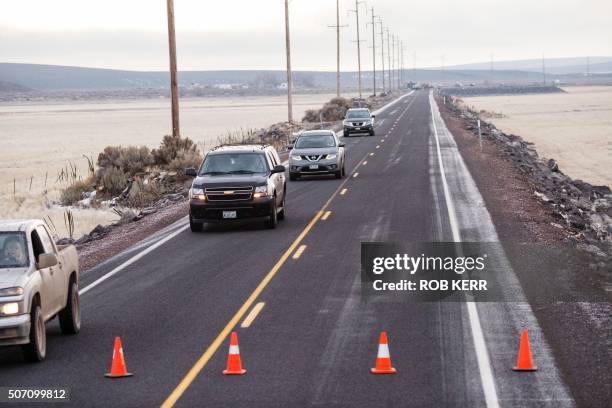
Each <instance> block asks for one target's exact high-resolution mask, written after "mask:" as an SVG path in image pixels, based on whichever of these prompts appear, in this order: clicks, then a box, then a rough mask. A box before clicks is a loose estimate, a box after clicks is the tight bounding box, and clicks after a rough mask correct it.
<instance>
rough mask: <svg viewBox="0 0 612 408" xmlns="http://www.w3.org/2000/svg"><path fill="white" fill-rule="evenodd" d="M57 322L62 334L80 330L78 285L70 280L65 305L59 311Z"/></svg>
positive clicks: (74, 332) (75, 332)
mask: <svg viewBox="0 0 612 408" xmlns="http://www.w3.org/2000/svg"><path fill="white" fill-rule="evenodd" d="M59 322H60V328H61V329H62V333H64V334H77V333H78V332H79V331H80V330H81V308H80V306H79V287H78V285H77V283H76V282H71V283H70V286H69V287H68V300H67V302H66V307H65V308H64V309H63V310H62V311H61V312H59Z"/></svg>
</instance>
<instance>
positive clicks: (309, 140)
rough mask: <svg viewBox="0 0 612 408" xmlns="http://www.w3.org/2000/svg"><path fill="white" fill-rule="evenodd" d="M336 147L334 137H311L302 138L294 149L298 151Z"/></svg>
mask: <svg viewBox="0 0 612 408" xmlns="http://www.w3.org/2000/svg"><path fill="white" fill-rule="evenodd" d="M335 146H336V140H335V139H334V137H333V136H332V135H311V136H300V137H299V138H298V140H297V142H295V146H294V147H295V148H296V149H317V148H325V147H335Z"/></svg>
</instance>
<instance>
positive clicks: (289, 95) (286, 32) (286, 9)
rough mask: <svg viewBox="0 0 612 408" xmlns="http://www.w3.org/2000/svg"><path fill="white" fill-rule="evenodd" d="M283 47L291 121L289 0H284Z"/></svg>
mask: <svg viewBox="0 0 612 408" xmlns="http://www.w3.org/2000/svg"><path fill="white" fill-rule="evenodd" d="M285 48H286V52H287V112H288V114H287V120H288V121H289V122H293V100H292V92H293V74H292V73H291V41H290V36H289V0H285Z"/></svg>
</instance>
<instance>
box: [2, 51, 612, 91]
mask: <svg viewBox="0 0 612 408" xmlns="http://www.w3.org/2000/svg"><path fill="white" fill-rule="evenodd" d="M580 61H582V62H584V59H579V58H564V59H550V60H547V73H548V74H550V75H555V77H554V78H555V79H561V80H563V81H568V82H570V81H575V80H578V81H580V80H581V78H583V77H584V69H582V70H580V67H581V66H580V65H576V64H578V63H579V62H580ZM591 62H592V63H591V73H598V72H610V73H612V58H609V57H593V58H592V59H591ZM538 64H540V65H538ZM563 64H566V65H563ZM494 68H495V69H494V70H493V71H491V70H490V67H489V65H488V64H487V63H480V64H467V65H460V66H454V67H447V68H446V69H445V70H439V69H417V70H412V69H406V70H405V79H406V81H416V82H433V83H446V84H449V83H455V82H461V83H472V82H475V83H483V82H486V81H489V82H496V83H519V84H531V83H536V82H540V81H541V79H542V76H541V73H540V71H541V61H537V60H524V61H500V62H496V63H495V66H494ZM574 72H575V73H574ZM362 74H363V75H362V81H363V86H364V88H365V89H371V84H372V72H371V71H364V72H363V73H362ZM285 75H286V74H285V71H283V70H277V71H273V70H268V71H266V70H233V71H180V72H179V85H180V86H181V87H184V88H198V87H210V86H215V85H221V84H240V85H243V86H248V87H249V88H257V89H271V88H275V87H277V86H278V85H280V84H282V83H283V82H285V81H286V76H285ZM376 75H377V86H378V87H379V89H380V87H381V86H382V77H381V74H380V71H377V72H376ZM606 77H607V75H606ZM549 78H550V77H549ZM293 79H294V83H295V85H296V87H297V88H301V89H312V90H317V89H326V90H332V89H335V86H336V73H335V72H328V71H294V73H293ZM607 80H612V75H610V78H609V79H607ZM341 83H342V86H343V87H345V88H352V89H355V88H356V87H357V84H358V74H357V73H356V72H342V73H341ZM0 84H3V85H0V91H1V92H9V93H10V92H26V91H28V90H32V91H34V90H36V91H39V92H53V91H98V90H126V91H128V92H129V90H131V89H167V88H168V87H169V75H168V72H165V71H126V70H115V69H102V68H84V67H69V66H60V65H39V64H18V63H0Z"/></svg>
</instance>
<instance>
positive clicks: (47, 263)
mask: <svg viewBox="0 0 612 408" xmlns="http://www.w3.org/2000/svg"><path fill="white" fill-rule="evenodd" d="M55 265H57V257H56V256H55V254H54V253H52V252H48V253H46V254H40V255H38V269H45V268H50V267H52V266H55Z"/></svg>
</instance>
